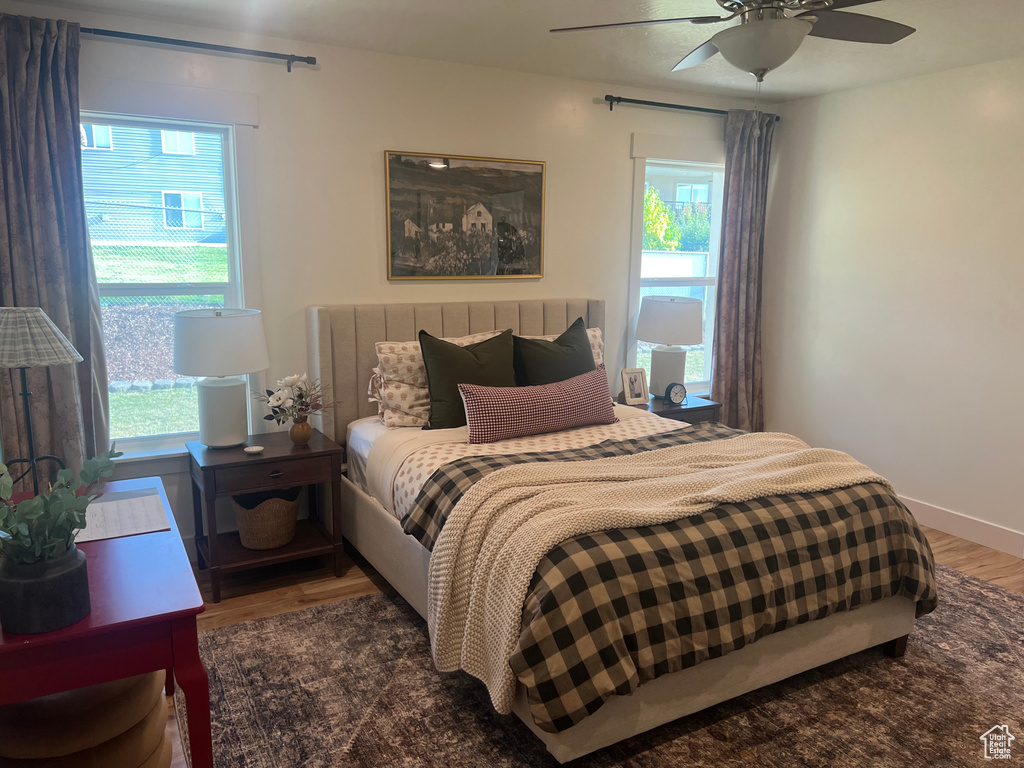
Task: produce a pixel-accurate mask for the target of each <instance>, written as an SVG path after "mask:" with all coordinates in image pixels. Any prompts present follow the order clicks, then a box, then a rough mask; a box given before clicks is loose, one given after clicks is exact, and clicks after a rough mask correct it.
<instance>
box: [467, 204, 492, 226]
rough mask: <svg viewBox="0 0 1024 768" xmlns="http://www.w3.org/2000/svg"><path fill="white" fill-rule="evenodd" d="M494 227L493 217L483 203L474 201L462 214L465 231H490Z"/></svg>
mask: <svg viewBox="0 0 1024 768" xmlns="http://www.w3.org/2000/svg"><path fill="white" fill-rule="evenodd" d="M493 228H494V220H493V217H492V216H491V212H490V211H488V210H487V208H486V207H484V204H483V203H473V205H471V206H469V208H467V209H466V212H465V213H464V214H463V216H462V231H463V232H490V231H491V230H492V229H493Z"/></svg>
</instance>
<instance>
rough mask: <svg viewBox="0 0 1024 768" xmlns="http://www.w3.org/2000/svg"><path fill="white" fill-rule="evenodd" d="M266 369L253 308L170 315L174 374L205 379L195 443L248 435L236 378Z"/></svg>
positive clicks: (229, 442)
mask: <svg viewBox="0 0 1024 768" xmlns="http://www.w3.org/2000/svg"><path fill="white" fill-rule="evenodd" d="M269 367H270V357H269V356H268V355H267V340H266V337H265V336H264V334H263V315H262V314H261V313H260V311H259V310H258V309H190V310H187V311H185V312H177V313H176V314H175V315H174V372H175V373H180V374H182V375H183V376H205V377H206V378H204V379H202V380H201V381H200V382H199V383H198V384H197V385H196V389H197V390H198V392H199V441H200V442H201V443H202V444H203V445H206V446H209V447H210V448H230V447H231V446H234V445H241V444H242V443H244V442H245V441H246V440H247V439H248V437H249V419H248V410H247V405H248V402H249V385H248V384H247V383H246V381H245V379H241V378H238V376H239V375H241V374H246V373H255V372H256V371H263V370H266V369H267V368H269Z"/></svg>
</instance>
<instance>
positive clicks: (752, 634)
mask: <svg viewBox="0 0 1024 768" xmlns="http://www.w3.org/2000/svg"><path fill="white" fill-rule="evenodd" d="M738 434H742V433H740V432H738V431H736V430H731V429H728V428H726V427H722V426H721V425H717V424H700V425H696V426H692V427H684V428H682V429H679V430H675V431H673V432H669V433H664V434H660V435H653V436H650V437H644V438H637V439H633V440H622V441H608V442H605V443H601V444H598V445H594V446H588V447H586V448H580V449H573V450H566V451H555V452H547V453H523V454H517V455H509V456H484V457H481V456H474V457H467V458H463V459H458V460H456V461H453V462H450V463H449V464H446V465H444V466H443V467H441V468H440V469H438V470H437V471H436V472H435V473H434V474H433V476H432V477H431V478H430V481H429V482H428V483H427V484H426V485H425V486H424V488H423V490H422V491H421V493H420V495H419V498H418V499H417V502H416V505H415V508H414V510H413V512H412V513H411V514H410V515H409V516H408V517H407V518H406V519H405V520H404V521H403V524H404V527H405V530H406V532H407V533H410V534H411V535H414V536H416V538H418V539H419V540H420V541H421V542H423V544H424V545H425V546H427V547H428V548H432V547H433V544H434V542H435V541H436V540H437V536H438V535H439V533H440V531H441V528H442V527H443V525H444V521H445V519H446V518H447V515H448V513H449V512H450V511H451V510H452V509H453V508H454V506H455V505H456V504H457V503H458V501H459V499H460V498H461V497H462V495H463V494H464V493H465V492H466V490H468V488H469V487H470V486H471V485H472V484H473V483H474V482H476V481H477V480H479V479H480V478H482V477H484V476H486V475H488V474H490V473H491V472H495V471H498V470H500V469H502V468H504V467H508V466H512V465H515V464H522V463H528V462H538V461H585V460H588V459H595V458H604V457H608V456H620V455H626V454H630V453H636V452H640V451H648V450H657V449H658V448H665V447H669V446H673V445H680V444H683V443H687V442H696V441H704V440H714V439H728V438H729V437H734V436H736V435H738ZM894 595H901V596H904V597H907V598H909V599H911V600H913V601H915V602H916V603H917V612H918V615H922V614H924V613H928V612H930V611H931V610H933V609H934V607H935V604H936V599H937V595H936V589H935V580H934V567H933V564H932V555H931V550H930V548H929V546H928V543H927V541H926V539H925V538H924V535H923V534H922V533H921V531H920V529H919V528H918V526H917V524H916V522H915V521H914V519H913V517H912V516H911V514H910V512H909V511H908V510H907V509H906V507H905V506H904V505H903V504H902V503H901V502H900V501H899V500H898V499H897V498H896V497H895V495H894V494H893V493H892V492H891V491H890V490H889V489H888V488H886V487H885V486H883V485H880V484H875V483H868V484H862V485H855V486H852V487H849V488H843V489H838V490H833V491H826V492H819V493H807V494H793V495H786V496H776V497H770V498H763V499H756V500H754V501H748V502H743V503H739V504H724V505H721V506H719V507H716V508H715V509H712V510H710V511H708V512H704V513H701V514H697V515H693V516H690V517H684V518H682V519H680V520H677V521H675V522H672V523H667V524H663V525H656V526H648V527H643V528H631V529H615V530H609V531H603V532H600V533H591V534H587V535H582V536H576V537H573V538H571V539H568V540H566V541H564V542H562V543H561V544H559V545H558V546H557V547H555V548H554V549H552V550H551V551H550V552H549V553H548V555H547V557H545V558H544V560H542V561H541V563H540V565H539V566H538V568H537V571H536V573H535V575H534V578H533V581H532V583H531V585H530V590H529V593H528V595H527V599H526V603H525V605H524V608H523V623H522V633H521V635H520V638H519V644H518V648H517V650H516V652H515V653H514V654H513V656H512V658H511V659H510V660H509V663H510V665H511V667H512V670H513V672H514V673H515V675H516V677H517V678H518V679H519V681H520V682H521V683H522V684H523V685H524V686H525V687H526V690H527V694H528V698H529V702H530V707H531V711H532V714H533V716H534V719H535V720H536V722H537V724H538V725H539V726H540V727H541V728H543V729H544V730H547V731H551V732H557V731H562V730H565V729H566V728H569V727H570V726H572V725H575V724H576V723H578V722H579V721H580V720H582V719H583V718H584V717H586V716H587V715H588V714H591V713H593V712H595V711H596V710H597V709H598V708H600V707H601V705H602V704H603V703H604V702H605V701H606V700H607V699H608V698H609V697H610V696H613V695H617V694H618V695H623V694H629V693H632V692H633V691H634V690H636V688H637V687H638V686H639V685H641V684H643V683H644V682H647V681H649V680H653V679H654V678H656V677H659V676H660V675H663V674H667V673H669V672H674V671H677V670H680V669H685V668H687V667H692V666H695V665H696V664H699V663H700V662H702V661H704V660H706V659H711V658H717V657H719V656H722V655H724V654H726V653H728V652H730V651H733V650H737V649H739V648H742V647H743V646H745V645H746V644H748V643H751V642H754V641H755V640H757V639H758V638H760V637H764V636H765V635H768V634H771V633H773V632H775V631H778V630H781V629H785V628H787V627H791V626H794V625H796V624H801V623H803V622H806V621H810V620H813V619H819V618H824V617H826V616H829V615H831V614H832V613H835V612H837V611H846V610H851V609H854V608H856V607H858V606H860V605H864V604H867V603H870V602H873V601H877V600H882V599H884V598H887V597H891V596H894ZM581 649H585V650H581Z"/></svg>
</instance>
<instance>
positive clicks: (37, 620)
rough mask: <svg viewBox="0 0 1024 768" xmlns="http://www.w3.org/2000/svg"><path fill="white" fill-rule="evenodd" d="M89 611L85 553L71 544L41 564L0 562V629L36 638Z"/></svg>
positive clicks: (78, 619)
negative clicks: (61, 553)
mask: <svg viewBox="0 0 1024 768" xmlns="http://www.w3.org/2000/svg"><path fill="white" fill-rule="evenodd" d="M91 610H92V605H91V604H90V602H89V574H88V572H87V570H86V565H85V553H84V552H82V551H81V550H80V549H78V548H77V547H76V546H74V545H72V546H71V549H69V550H68V551H67V552H65V553H64V554H63V555H59V556H58V557H55V558H53V559H51V560H45V561H43V562H41V563H29V564H26V563H15V562H13V561H11V560H8V559H0V627H3V630H4V631H5V632H12V633H14V634H18V635H37V634H39V633H41V632H52V631H53V630H55V629H61V628H63V627H67V626H70V625H71V624H74V623H75V622H76V621H81V620H82V619H84V618H85V617H86V616H87V615H88V614H89V611H91Z"/></svg>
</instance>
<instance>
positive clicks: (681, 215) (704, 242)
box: [636, 160, 724, 395]
mask: <svg viewBox="0 0 1024 768" xmlns="http://www.w3.org/2000/svg"><path fill="white" fill-rule="evenodd" d="M723 174H724V167H723V166H720V165H704V164H696V163H693V164H687V163H670V162H666V161H654V160H648V161H647V169H646V173H645V181H644V201H643V203H644V235H643V250H642V254H641V262H640V296H641V298H642V297H644V296H688V297H691V298H695V299H700V300H701V301H702V302H704V308H703V309H704V342H703V344H699V345H695V346H692V347H688V348H687V355H686V378H685V381H684V383H685V384H686V386H687V389H689V390H690V391H692V392H704V391H708V390H710V388H711V349H712V342H713V340H714V334H715V292H716V286H717V283H718V247H719V241H720V237H721V216H722V214H721V209H722V205H721V196H722V192H721V190H722V181H723ZM651 348H652V345H651V344H648V343H645V342H642V341H640V342H638V343H637V362H636V365H637V367H638V368H644V369H645V370H646V371H647V373H648V376H649V375H650V370H651ZM652 394H657V395H660V394H663V393H660V392H653V393H652Z"/></svg>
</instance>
